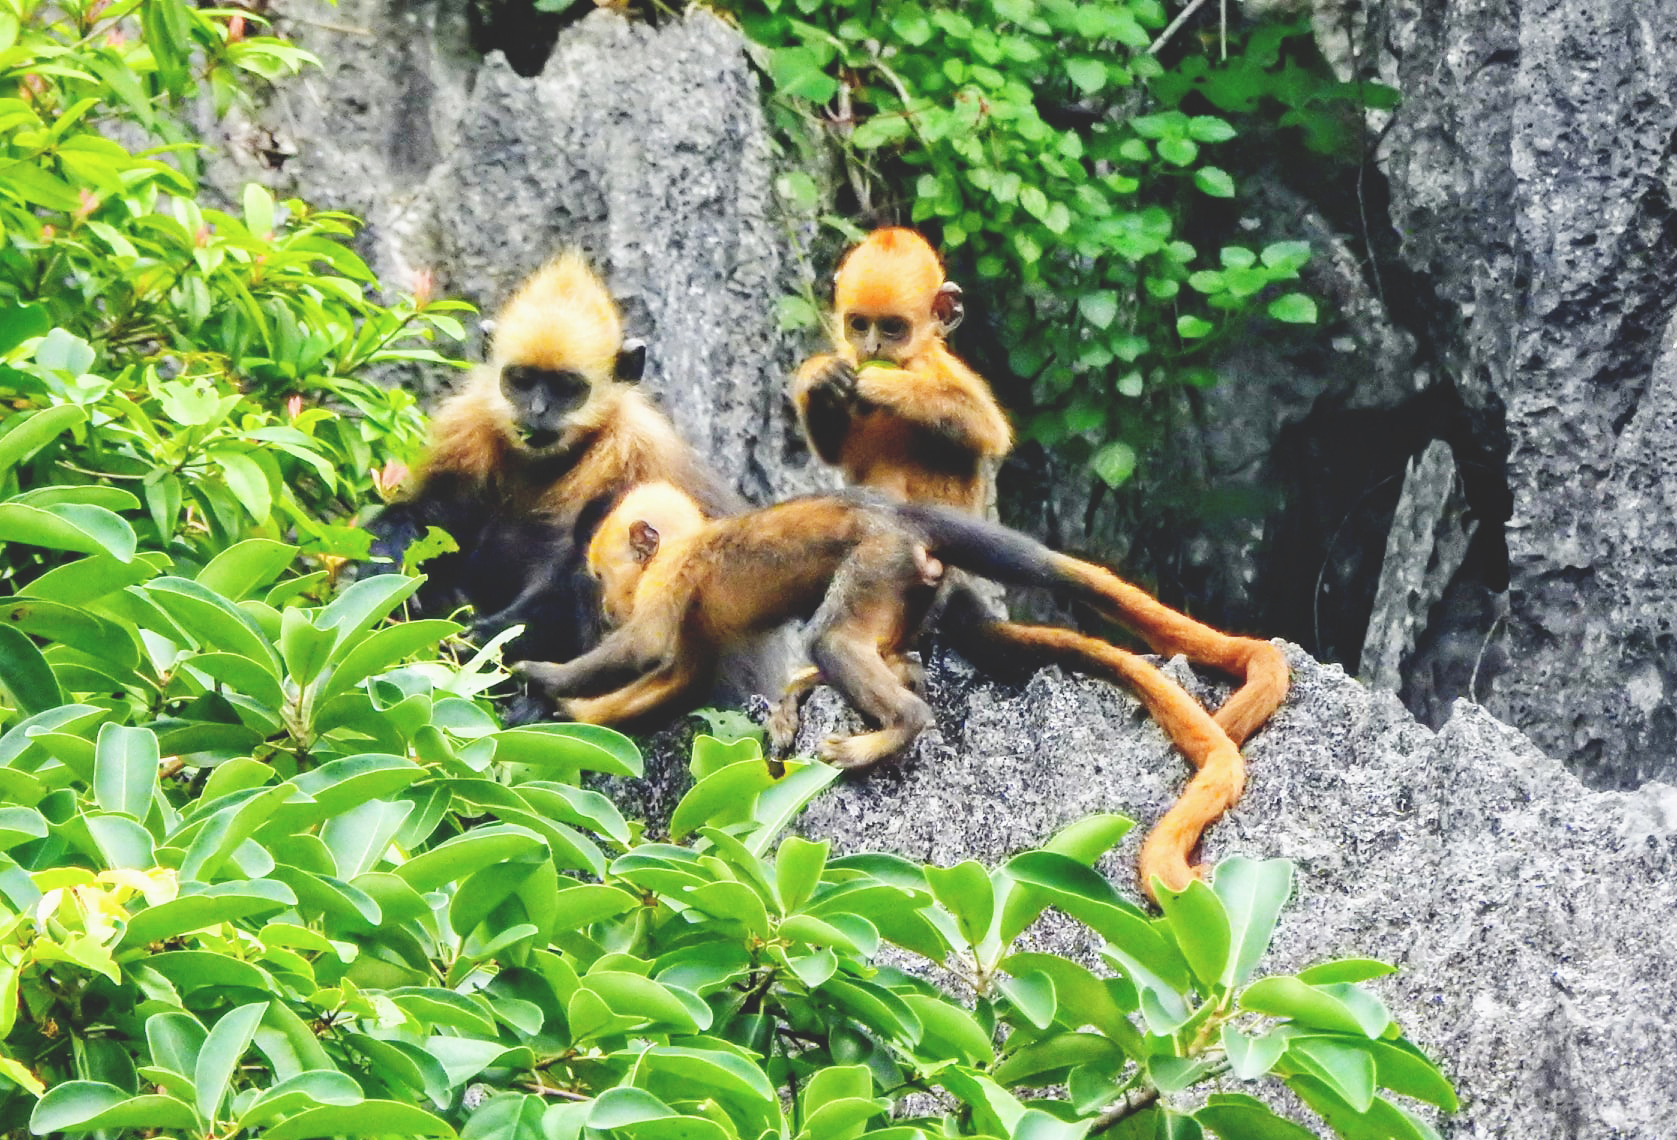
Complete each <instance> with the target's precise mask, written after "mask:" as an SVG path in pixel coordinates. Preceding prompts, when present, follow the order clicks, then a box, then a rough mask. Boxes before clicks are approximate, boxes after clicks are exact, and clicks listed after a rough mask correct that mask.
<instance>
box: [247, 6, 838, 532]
mask: <svg viewBox="0 0 1677 1140" xmlns="http://www.w3.org/2000/svg"><path fill="white" fill-rule="evenodd" d="M287 17H289V19H288V18H287ZM279 22H280V27H281V28H282V30H284V31H285V32H287V34H290V35H294V36H296V37H297V38H298V39H299V40H300V41H301V42H303V43H304V44H305V45H306V46H310V47H313V48H314V49H315V50H316V52H317V54H319V55H320V56H321V57H322V59H323V60H324V61H325V62H326V66H327V71H326V72H325V73H324V74H318V73H316V74H311V75H309V76H307V77H305V78H304V79H303V80H301V81H300V82H298V83H295V84H292V85H288V86H287V87H285V88H283V89H282V90H281V91H280V92H279V94H278V95H277V97H276V98H275V99H274V100H273V101H272V102H271V103H270V104H269V105H268V106H267V107H265V108H263V109H262V110H261V111H260V112H259V113H258V114H257V116H256V119H255V121H240V122H235V123H233V124H232V125H231V126H230V127H228V128H226V129H225V130H224V134H223V137H222V146H221V148H220V149H221V151H222V152H223V155H224V161H223V162H221V163H220V164H219V165H218V166H217V167H216V168H215V169H216V175H217V177H218V178H219V179H220V180H221V181H222V182H223V183H224V184H225V185H228V186H232V185H235V184H236V183H237V182H239V181H242V180H246V179H252V178H259V179H262V180H264V181H266V182H268V183H270V184H273V185H275V186H277V187H278V188H280V189H282V190H284V191H288V192H297V193H300V194H301V195H302V196H304V197H305V198H306V199H307V200H309V201H310V202H312V203H313V204H315V205H318V206H326V207H334V208H342V209H347V210H351V211H354V212H356V213H358V214H360V215H362V216H364V217H365V218H366V219H367V221H368V228H367V232H366V234H365V236H364V238H363V240H362V245H363V247H364V249H365V252H366V253H367V255H368V257H369V259H370V261H371V263H372V264H373V265H374V267H375V268H376V269H377V270H379V271H380V273H381V274H383V275H384V276H385V278H386V280H388V281H389V282H390V283H391V284H393V285H396V286H400V287H411V285H412V282H413V281H414V280H415V275H416V273H417V272H418V271H419V270H422V269H430V270H432V271H434V273H435V275H436V280H437V284H438V288H439V290H440V291H442V292H445V293H447V294H449V295H453V296H463V297H465V298H466V299H468V300H471V301H474V302H476V303H477V304H478V305H479V306H480V307H482V308H483V310H484V313H485V315H486V316H487V315H491V314H492V313H493V311H494V308H495V306H497V305H498V304H499V303H500V302H501V301H503V300H504V299H505V298H506V297H507V296H508V295H509V294H510V292H511V291H512V289H513V288H514V287H515V286H516V285H517V283H518V281H519V280H520V279H521V278H522V277H523V276H524V275H525V274H527V273H528V272H530V271H531V270H532V269H534V268H535V267H536V266H538V265H540V264H541V263H542V262H543V261H544V260H546V259H547V258H548V257H550V256H551V255H552V254H553V253H554V252H555V251H557V250H558V249H560V248H562V247H564V246H567V245H577V246H581V247H582V248H583V249H585V250H586V251H588V253H589V254H590V255H591V256H592V258H593V259H594V261H595V263H596V264H597V265H598V266H599V267H600V268H601V269H602V271H603V272H604V274H605V276H606V278H607V281H608V284H609V285H610V287H611V289H612V291H613V293H614V294H615V295H616V296H617V298H618V299H619V301H620V302H621V304H622V305H623V308H624V311H625V315H626V317H627V323H628V326H629V333H630V335H633V336H639V337H641V338H643V339H644V340H646V341H647V342H648V344H649V346H650V358H649V361H648V369H647V378H646V384H647V387H648V388H649V389H650V390H651V392H652V393H653V394H654V395H655V396H656V397H657V398H658V400H659V402H660V403H661V404H662V406H663V407H664V409H665V410H666V411H667V412H669V413H670V415H671V417H672V418H673V419H675V421H676V422H677V423H678V424H679V425H680V427H681V429H682V430H683V432H684V433H685V434H686V435H687V437H688V438H689V439H690V440H691V441H692V442H693V443H694V444H695V445H697V446H699V447H700V449H701V450H703V451H705V452H706V453H707V454H709V455H710V456H711V458H712V459H713V460H715V461H716V462H717V463H718V464H719V465H720V466H721V467H722V469H723V470H724V471H725V472H726V473H727V474H729V475H731V476H733V477H734V478H735V480H736V482H737V483H738V484H739V486H740V489H741V490H743V491H744V492H746V493H747V494H748V495H749V496H750V497H752V498H754V499H758V500H764V501H766V500H769V499H772V498H776V497H781V496H784V495H787V494H790V493H793V492H796V491H800V490H807V489H809V488H810V487H812V486H813V485H815V484H816V482H817V480H818V479H819V476H818V475H817V474H815V473H814V471H813V469H812V468H811V467H810V466H809V464H808V457H807V454H806V452H805V451H804V449H803V445H802V442H801V440H799V439H798V437H797V432H796V428H795V425H794V424H793V422H792V419H791V413H790V408H789V407H788V406H787V404H786V401H785V398H784V395H783V392H782V389H783V387H784V383H785V378H786V376H787V375H788V373H789V372H790V369H791V368H792V366H793V365H794V364H795V363H796V360H797V358H798V356H799V354H800V350H801V349H802V348H803V347H804V346H803V345H802V343H801V342H798V341H795V340H794V339H793V338H790V337H788V336H786V335H785V334H782V333H781V332H780V331H779V329H778V328H777V326H776V323H775V316H774V301H775V299H776V298H777V297H779V296H780V295H782V294H783V293H785V292H787V291H788V290H789V289H790V288H793V287H795V284H796V282H797V280H798V279H799V274H800V272H802V271H801V270H800V269H799V268H798V266H797V264H796V262H795V259H794V258H793V256H792V255H791V253H790V252H789V251H790V250H791V248H792V243H791V241H790V236H791V232H792V229H791V227H792V226H793V225H794V223H793V222H792V221H790V220H789V219H788V218H786V217H784V216H782V214H781V211H780V209H779V207H778V205H777V201H776V198H775V194H774V188H773V178H774V174H775V170H774V167H773V163H772V155H771V150H770V141H769V137H768V133H767V130H766V128H765V125H764V122H763V118H762V112H761V109H760V102H759V98H760V97H759V93H758V89H757V82H756V79H755V77H754V76H753V74H752V72H751V70H750V67H749V65H748V63H747V60H746V56H745V52H744V50H743V47H742V45H741V42H740V40H739V37H738V35H737V34H736V33H735V32H734V31H732V30H731V29H730V28H728V27H727V25H725V24H723V23H722V22H721V21H720V20H719V19H717V18H716V17H715V16H713V15H711V14H710V13H709V12H707V11H705V10H703V9H695V10H693V11H692V12H690V13H689V14H688V15H687V16H685V17H684V18H682V19H679V20H672V21H669V22H666V23H664V24H662V25H660V26H656V27H654V26H652V25H649V24H646V23H642V22H631V21H630V20H628V19H626V18H625V17H624V16H622V15H620V14H618V13H615V12H606V11H601V12H595V13H593V14H591V15H589V16H588V17H586V18H584V19H583V20H581V21H580V22H579V23H577V24H576V25H574V26H572V27H569V28H567V29H565V32H564V34H563V36H561V37H560V39H559V41H558V44H557V46H556V47H555V49H554V51H553V54H552V55H551V56H550V57H549V58H548V59H547V63H546V66H545V67H544V68H542V69H541V72H540V74H539V75H536V76H533V77H528V78H527V77H525V76H522V75H520V74H518V73H517V72H515V71H514V70H513V68H512V66H511V65H510V64H509V63H508V62H507V59H506V57H505V56H503V55H502V54H501V53H500V52H491V53H490V54H488V55H487V56H479V55H477V54H476V53H475V52H474V51H473V49H472V46H471V44H470V42H469V37H468V29H467V28H466V26H465V14H464V12H463V10H462V9H461V8H460V7H459V6H458V5H454V4H450V3H447V2H446V0H439V2H438V3H416V4H409V3H405V2H403V0H345V2H344V3H343V4H341V5H338V6H336V7H333V6H329V5H326V4H324V3H316V2H314V0H289V3H288V4H287V5H286V6H285V7H284V8H283V9H282V11H281V13H280V21H279ZM345 29H348V30H349V32H350V33H354V32H355V31H356V30H357V29H364V30H368V31H371V32H375V33H376V34H372V35H365V36H363V35H357V34H346V30H345ZM276 145H277V146H279V147H281V148H282V149H285V150H291V151H295V152H296V155H295V158H293V159H291V160H289V161H286V162H285V163H284V164H283V166H282V168H281V169H280V170H278V171H274V170H272V169H269V164H270V162H271V160H269V159H268V158H267V155H268V153H269V152H271V150H272V148H273V147H274V146H276ZM475 347H476V346H474V348H475ZM435 380H436V378H435V377H434V376H427V377H420V378H416V381H415V382H416V383H419V384H421V385H425V384H428V383H434V382H435Z"/></svg>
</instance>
